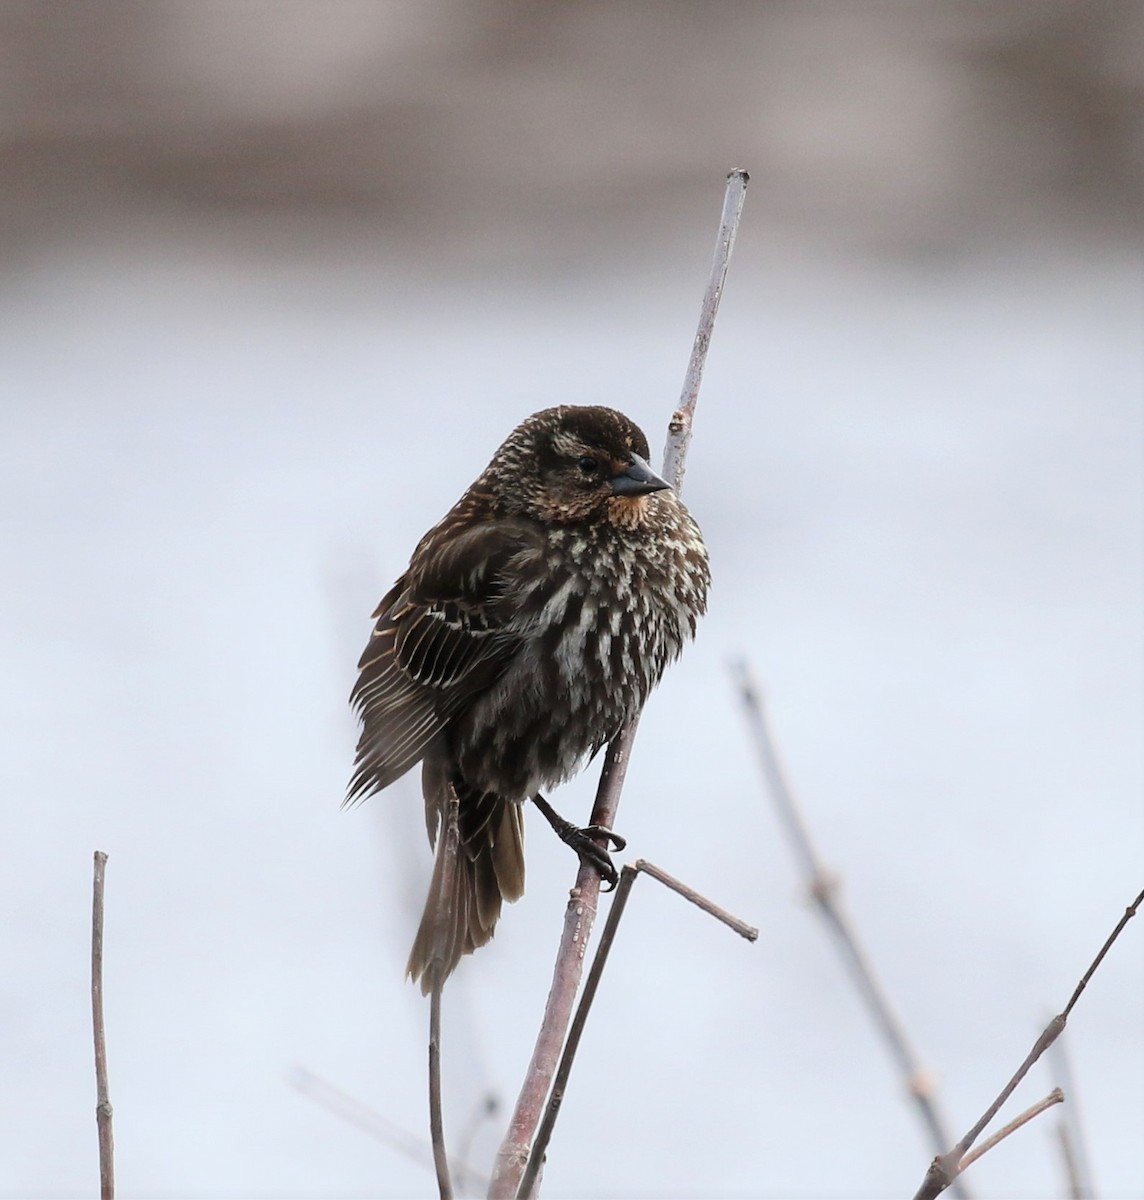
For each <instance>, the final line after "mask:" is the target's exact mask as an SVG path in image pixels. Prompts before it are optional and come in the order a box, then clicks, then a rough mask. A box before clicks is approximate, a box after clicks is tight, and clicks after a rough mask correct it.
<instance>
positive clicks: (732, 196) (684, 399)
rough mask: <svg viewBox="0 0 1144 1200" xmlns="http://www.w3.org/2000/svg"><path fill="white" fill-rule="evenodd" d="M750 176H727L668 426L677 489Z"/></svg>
mask: <svg viewBox="0 0 1144 1200" xmlns="http://www.w3.org/2000/svg"><path fill="white" fill-rule="evenodd" d="M750 178H751V177H750V176H749V175H748V174H747V172H746V171H744V170H743V168H742V167H736V168H735V170H734V171H732V172H731V173H730V174H729V175H728V176H727V191H726V192H725V194H724V196H723V215H722V217H721V218H720V219H719V237H718V240H717V241H716V243H715V256H714V258H713V259H712V262H711V278H710V279H709V280H708V283H707V291H706V292H704V293H703V304H702V305H701V306H700V309H699V327H698V329H696V331H695V342H694V344H693V345H692V347H691V358H690V360H689V362H688V364H687V374H686V375H684V377H683V389H682V391H681V393H680V396H679V407H678V408H677V409H676V410H675V412H674V413H673V414H672V417H671V422H670V424H669V425H668V427H667V445H666V446H665V447H664V450H663V476H664V478H665V479H666V480H667V481H668V482H669V483H670V484H671V486H672V487H674V488H675V490H676V491H677V492H678V491H679V490H680V488H681V487H682V486H683V472H684V469H685V466H686V460H687V447H688V446H690V445H691V420H692V418H693V417H694V415H695V403H696V401H697V400H698V399H699V385H700V384H701V383H702V382H703V368H704V366H705V365H706V363H707V350H708V348H709V347H710V345H711V333H712V331H713V330H714V328H715V316H716V314H717V313H718V312H719V301H720V300H721V299H722V298H723V281H724V280H725V279H726V278H727V267H728V265H729V264H730V262H731V251H732V250H733V249H734V248H735V235H736V234H737V233H738V232H739V219H740V218H741V217H742V215H743V202H744V201H745V200H746V198H747V184H748V182H749V181H750Z"/></svg>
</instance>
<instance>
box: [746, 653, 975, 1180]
mask: <svg viewBox="0 0 1144 1200" xmlns="http://www.w3.org/2000/svg"><path fill="white" fill-rule="evenodd" d="M734 674H735V677H736V681H737V683H738V685H739V692H740V695H741V698H742V701H743V707H744V708H745V709H746V713H747V720H748V722H749V724H750V729H751V734H752V739H753V741H754V743H755V749H756V750H757V751H758V755H759V761H760V764H761V766H762V769H763V776H764V778H765V779H766V783H767V791H768V792H769V793H770V795H771V798H772V799H773V800H774V803H775V808H776V809H777V810H778V814H779V819H780V820H781V821H782V824H783V827H784V828H785V829H786V832H787V836H788V837H789V839H790V842H791V845H792V846H793V847H794V852H795V857H796V858H797V859H798V860H799V864H800V866H801V868H802V872H803V875H804V876H805V878H806V886H807V891H808V892H809V894H810V896H811V898H812V899H813V900H814V902H815V904H816V905H817V907H818V911H819V913H820V914H821V916H822V918H823V920H824V921H825V922H826V925H827V927H828V928H829V930H830V932H831V934H832V935H833V937H834V941H835V944H836V945H837V946H838V949H839V951H840V952H841V954H842V957H843V959H844V960H845V962H846V965H847V967H848V968H849V971H850V976H851V978H852V979H853V980H854V984H855V986H856V987H857V989H858V991H859V993H860V995H861V996H862V999H863V1000H865V1002H866V1006H867V1008H868V1009H869V1011H870V1014H871V1016H872V1017H873V1018H874V1022H875V1024H876V1025H877V1026H878V1029H879V1030H880V1031H881V1034H882V1037H883V1039H884V1041H885V1043H886V1046H887V1048H888V1049H889V1051H890V1055H891V1057H892V1058H893V1060H894V1062H895V1063H896V1064H897V1066H898V1072H899V1074H900V1075H901V1077H902V1081H903V1084H904V1086H905V1088H906V1091H907V1093H908V1094H909V1096H910V1098H911V1099H912V1100H913V1101H914V1104H915V1106H916V1107H917V1111H918V1115H919V1116H920V1118H921V1120H922V1124H923V1125H924V1126H925V1128H926V1131H927V1133H928V1135H929V1140H930V1144H931V1146H932V1147H933V1148H934V1151H935V1153H937V1154H941V1153H942V1150H943V1148H944V1147H946V1146H948V1145H949V1142H950V1136H951V1135H950V1133H949V1131H948V1129H947V1127H946V1123H945V1120H944V1118H943V1117H942V1114H941V1112H940V1110H939V1108H938V1103H937V1099H936V1097H935V1095H934V1087H933V1083H932V1080H931V1079H930V1076H929V1074H928V1072H926V1070H925V1069H924V1067H923V1066H922V1064H921V1060H920V1059H919V1057H918V1055H917V1053H916V1051H915V1050H914V1048H913V1046H912V1045H911V1044H910V1040H909V1038H908V1037H907V1035H906V1031H905V1027H904V1026H903V1025H902V1023H901V1021H900V1020H899V1019H898V1017H897V1015H896V1014H895V1012H894V1010H893V1007H892V1006H891V1004H890V1000H889V997H888V995H887V994H886V990H885V988H884V987H883V986H882V984H881V982H880V981H879V979H878V976H877V975H876V974H875V972H874V966H873V963H872V962H871V960H870V957H869V955H868V954H867V953H866V950H865V948H864V947H863V946H862V943H861V942H860V941H859V938H858V933H857V930H856V929H855V927H854V923H853V922H852V921H851V919H850V916H849V914H848V913H847V912H846V910H845V908H844V907H843V905H842V902H841V900H840V898H839V895H838V880H837V878H836V877H835V876H834V875H833V874H832V873H831V872H830V870H829V869H828V868H827V867H826V864H825V863H824V862H823V860H822V857H821V855H820V854H819V852H818V848H817V847H816V846H815V844H814V839H813V837H812V836H811V833H810V826H809V825H808V823H807V821H806V818H805V817H804V816H803V814H802V810H801V809H800V808H799V805H798V801H797V800H796V798H795V795H794V792H793V790H792V789H791V787H790V785H789V784H788V782H787V778H786V772H785V771H784V770H783V767H782V763H781V762H780V761H779V756H778V751H777V750H776V748H775V740H774V737H773V736H772V734H771V730H770V724H769V722H768V721H767V714H766V709H765V707H764V705H763V700H762V696H761V695H760V693H759V689H758V688H757V687H756V686H755V682H754V680H753V679H752V677H751V673H750V670H749V669H748V667H747V665H746V664H745V663H737V664H736V665H735V667H734ZM957 1188H958V1190H957V1193H956V1194H957V1195H959V1196H961V1197H962V1198H963V1200H965V1198H966V1197H968V1195H969V1192H968V1190H967V1189H966V1187H965V1184H964V1183H959V1184H958V1185H957Z"/></svg>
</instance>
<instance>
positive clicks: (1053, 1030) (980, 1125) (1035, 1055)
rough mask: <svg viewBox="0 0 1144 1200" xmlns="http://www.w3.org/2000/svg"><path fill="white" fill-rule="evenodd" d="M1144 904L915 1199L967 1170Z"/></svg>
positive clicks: (931, 1197)
mask: <svg viewBox="0 0 1144 1200" xmlns="http://www.w3.org/2000/svg"><path fill="white" fill-rule="evenodd" d="M1141 904H1144V891H1142V892H1141V893H1140V894H1139V895H1138V896H1137V897H1136V899H1135V900H1133V901H1132V903H1131V904H1130V905H1129V906H1128V907H1127V908H1126V909H1125V910H1124V915H1123V916H1122V917H1121V918H1120V920H1119V921H1118V922H1117V924H1116V928H1115V929H1113V931H1112V932H1111V933H1110V934H1109V935H1108V937H1107V939H1106V940H1105V943H1104V945H1103V946H1101V948H1100V951H1099V953H1098V954H1097V956H1096V957H1095V958H1094V959H1093V960H1092V962H1091V963H1090V964H1089V968H1088V970H1087V971H1085V973H1084V974H1083V975H1082V976H1081V979H1080V982H1079V983H1078V984H1077V985H1076V987H1075V988H1074V989H1073V994H1072V995H1071V996H1070V997H1069V1002H1068V1004H1066V1005H1065V1007H1064V1010H1063V1011H1062V1012H1059V1013H1058V1014H1057V1015H1056V1016H1055V1017H1053V1019H1052V1020H1051V1021H1050V1022H1049V1023H1048V1024H1047V1025H1046V1026H1045V1028H1044V1029H1043V1030H1042V1031H1041V1034H1040V1036H1039V1037H1038V1038H1037V1040H1036V1041H1035V1042H1034V1043H1033V1048H1032V1050H1030V1051H1029V1053H1028V1054H1027V1055H1026V1056H1025V1061H1024V1062H1023V1063H1021V1065H1020V1066H1019V1067H1018V1068H1017V1070H1016V1071H1015V1072H1014V1073H1013V1077H1012V1078H1011V1079H1010V1080H1009V1082H1008V1083H1007V1084H1006V1085H1005V1086H1004V1087H1003V1088H1002V1089H1001V1091H1000V1092H999V1093H998V1095H997V1098H996V1099H995V1100H994V1101H993V1103H992V1104H990V1105H989V1107H988V1108H987V1109H986V1110H985V1112H984V1113H983V1114H982V1115H981V1117H980V1119H979V1120H978V1121H977V1123H976V1124H975V1125H974V1126H973V1128H972V1129H971V1130H970V1131H969V1132H968V1133H967V1134H966V1135H965V1136H964V1137H963V1138H962V1139H961V1141H960V1142H958V1143H957V1145H956V1146H954V1148H953V1149H952V1150H950V1151H949V1153H948V1154H939V1155H938V1156H937V1158H935V1159H934V1160H933V1162H932V1163H930V1165H929V1170H928V1171H926V1176H925V1179H924V1180H923V1181H922V1185H921V1187H919V1188H918V1190H917V1192H916V1193H915V1194H914V1200H935V1197H937V1196H940V1195H941V1193H942V1192H944V1191H945V1189H946V1188H947V1187H949V1186H950V1184H951V1183H952V1182H953V1181H954V1180H955V1179H956V1178H957V1176H958V1175H959V1174H960V1173H961V1172H962V1171H963V1170H965V1167H966V1165H967V1163H966V1161H965V1159H966V1155H967V1154H968V1151H969V1148H970V1147H971V1146H972V1145H973V1143H974V1142H975V1141H977V1139H978V1137H979V1136H980V1135H981V1131H982V1130H983V1129H984V1128H985V1126H986V1125H988V1124H989V1122H990V1121H992V1120H993V1118H994V1117H995V1116H996V1115H997V1112H998V1111H999V1109H1000V1108H1001V1105H1003V1104H1004V1103H1005V1101H1006V1100H1008V1099H1009V1097H1010V1096H1011V1095H1012V1094H1013V1089H1014V1088H1016V1086H1017V1085H1018V1084H1019V1083H1020V1082H1021V1080H1022V1079H1024V1078H1025V1076H1026V1075H1027V1074H1028V1072H1029V1068H1030V1067H1031V1066H1032V1065H1033V1064H1034V1063H1035V1062H1036V1061H1037V1059H1039V1058H1040V1057H1041V1055H1042V1054H1044V1052H1045V1051H1046V1050H1047V1049H1048V1048H1049V1047H1050V1046H1051V1045H1052V1044H1053V1042H1055V1041H1056V1040H1057V1038H1058V1037H1060V1035H1061V1034H1062V1033H1063V1032H1064V1028H1065V1025H1066V1024H1067V1023H1068V1019H1069V1015H1070V1013H1071V1012H1072V1010H1073V1008H1074V1006H1075V1005H1076V1002H1077V1001H1078V1000H1079V999H1080V996H1081V993H1082V992H1083V991H1084V989H1085V988H1086V987H1088V981H1089V980H1090V979H1091V978H1092V976H1093V973H1094V972H1095V971H1096V968H1097V967H1099V966H1100V964H1101V963H1102V962H1103V961H1104V956H1105V955H1106V954H1107V953H1108V952H1109V950H1110V949H1111V948H1112V944H1113V942H1115V941H1116V939H1117V938H1118V937H1119V936H1120V934H1121V931H1122V930H1123V929H1124V926H1125V925H1127V924H1128V922H1129V921H1131V920H1132V918H1133V917H1134V916H1135V915H1136V913H1137V910H1138V909H1139V908H1140V905H1141Z"/></svg>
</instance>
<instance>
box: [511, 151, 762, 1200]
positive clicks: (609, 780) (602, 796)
mask: <svg viewBox="0 0 1144 1200" xmlns="http://www.w3.org/2000/svg"><path fill="white" fill-rule="evenodd" d="M747 180H748V175H747V172H746V171H743V170H735V171H732V172H731V174H730V175H728V177H727V190H726V193H725V195H724V200H723V215H722V217H721V219H720V223H719V237H718V241H717V242H716V245H715V254H714V258H713V260H712V264H711V276H710V281H709V282H708V285H707V290H706V292H705V293H704V296H703V304H702V306H701V308H700V312H699V328H698V330H697V332H696V334H695V343H694V345H693V346H692V350H691V358H690V361H689V363H688V367H687V373H686V375H685V376H684V382H683V389H682V392H681V395H680V402H679V407H678V408H677V409H676V410H675V412H674V413H673V414H672V417H671V421H670V422H669V424H668V435H667V446H666V449H665V450H664V456H663V462H664V477H665V478H666V479H667V480H668V481H669V482H671V483H672V485H673V486H674V487H675V489H676V490H677V491H678V490H679V489H680V487H681V486H682V483H683V471H684V465H685V463H686V459H687V447H688V444H689V442H690V440H691V422H692V417H693V415H694V412H695V403H696V399H697V398H698V394H699V384H700V381H701V380H702V378H703V365H704V363H705V361H706V358H707V350H708V348H709V346H710V344H711V332H712V329H713V328H714V324H715V315H716V313H717V311H718V309H719V300H720V298H721V296H722V293H723V281H724V279H725V278H726V276H727V265H728V263H729V262H730V258H731V250H732V247H733V246H734V242H735V232H736V230H737V229H738V224H739V217H740V214H741V213H742V210H743V200H744V198H745V195H746V188H747ZM638 721H639V718H638V716H637V717H636V718H634V719H633V720H632V721H631V722H629V723H628V724H627V725H626V726H625V727H624V728H623V729H622V730H621V731H620V733H619V734H618V735H617V736H616V737H615V738H614V739H613V740H612V742H610V743H609V745H608V752H607V755H606V757H605V759H604V766H603V769H602V771H601V773H600V784H599V787H598V788H597V791H596V802H595V805H594V806H593V809H592V818H591V820H592V824H594V825H600V826H603V827H604V828H606V829H611V828H612V827H613V824H614V822H615V817H616V810H617V808H618V807H619V802H620V792H621V790H622V788H623V783H624V775H625V774H626V772H627V766H628V759H629V757H630V755H631V748H632V743H633V741H634V739H635V732H636V726H637V724H638ZM599 894H600V876H599V874H598V873H597V872H596V870H595V868H593V867H590V866H582V867H581V868H580V871H579V873H578V874H577V876H576V885H575V887H573V889H572V892H571V896H570V898H569V901H568V908H567V909H566V911H565V914H564V928H563V932H562V934H561V937H560V945H559V948H558V949H557V952H556V966H555V968H554V970H553V977H552V987H551V988H550V990H549V993H548V1001H547V1003H546V1005H545V1009H544V1016H543V1017H542V1018H541V1024H540V1032H539V1034H538V1035H537V1039H536V1046H535V1048H534V1050H533V1053H532V1059H531V1061H530V1062H529V1065H528V1070H527V1073H526V1074H525V1078H524V1083H523V1084H522V1086H521V1090H520V1095H519V1097H518V1098H517V1102H516V1108H515V1109H514V1110H513V1114H512V1117H511V1119H510V1120H509V1126H508V1130H507V1131H506V1133H505V1136H504V1140H503V1141H502V1142H501V1145H500V1149H499V1150H498V1151H497V1157H496V1164H495V1166H494V1169H493V1180H492V1184H491V1186H490V1188H489V1196H490V1197H492V1200H508V1198H509V1197H513V1196H515V1195H516V1194H517V1189H518V1188H519V1186H520V1181H521V1177H522V1176H523V1174H524V1171H525V1168H526V1167H527V1165H528V1157H529V1150H530V1147H531V1145H532V1140H533V1137H534V1136H535V1133H536V1129H537V1126H538V1124H539V1122H540V1118H541V1114H542V1112H543V1110H544V1104H545V1101H546V1099H547V1097H548V1092H549V1089H550V1088H551V1086H552V1080H553V1077H554V1075H555V1072H556V1065H557V1061H558V1059H559V1056H560V1051H561V1047H562V1046H563V1044H564V1037H565V1033H566V1032H567V1029H568V1023H569V1021H570V1020H571V1017H572V1004H573V1001H574V1000H575V998H576V991H577V989H578V988H579V985H580V976H581V974H582V972H583V969H584V951H585V947H586V946H587V943H588V938H589V937H590V935H591V932H592V925H593V923H594V921H595V919H596V909H597V905H598V901H599Z"/></svg>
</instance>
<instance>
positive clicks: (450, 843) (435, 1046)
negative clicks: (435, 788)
mask: <svg viewBox="0 0 1144 1200" xmlns="http://www.w3.org/2000/svg"><path fill="white" fill-rule="evenodd" d="M459 809H460V801H459V799H458V797H457V791H456V789H455V788H454V787H453V786H452V784H450V785H449V789H448V799H447V800H446V803H445V812H444V814H443V816H444V826H445V827H444V829H443V830H442V831H441V855H442V858H441V892H440V894H441V895H442V896H445V897H448V898H449V901H450V903H453V904H455V903H456V896H457V892H456V888H455V887H454V886H453V881H454V878H455V876H456V872H457V853H458V848H459V846H460V844H461V837H460V831H459V818H458V812H459ZM459 920H460V917H459V915H458V914H457V913H455V912H450V913H447V914H442V919H441V920H440V921H439V922H438V925H437V928H436V930H435V931H434V939H433V950H432V955H431V957H430V960H429V963H430V965H429V978H430V979H431V981H432V987H431V988H430V991H429V1133H430V1136H431V1137H432V1139H433V1165H434V1167H436V1169H437V1190H438V1192H439V1193H440V1196H441V1200H453V1184H452V1181H451V1180H450V1178H449V1156H448V1154H447V1153H446V1151H445V1124H444V1120H443V1118H442V1115H441V989H442V988H443V987H444V985H445V979H444V976H445V974H446V972H445V971H444V969H443V964H444V963H446V962H447V961H449V947H448V942H449V940H450V937H451V936H452V930H453V927H454V926H455V925H456V924H457V922H458V921H459Z"/></svg>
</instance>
